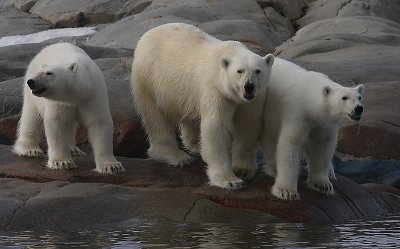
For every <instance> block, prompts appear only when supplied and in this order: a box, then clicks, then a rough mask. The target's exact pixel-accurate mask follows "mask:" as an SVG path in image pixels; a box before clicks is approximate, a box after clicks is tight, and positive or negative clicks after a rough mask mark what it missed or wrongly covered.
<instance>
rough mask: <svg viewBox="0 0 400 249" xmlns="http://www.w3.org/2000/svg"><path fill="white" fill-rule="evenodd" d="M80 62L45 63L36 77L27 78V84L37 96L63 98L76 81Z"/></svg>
mask: <svg viewBox="0 0 400 249" xmlns="http://www.w3.org/2000/svg"><path fill="white" fill-rule="evenodd" d="M77 70H78V63H76V62H72V63H66V64H63V65H52V66H47V65H43V66H42V69H41V70H40V71H39V73H37V74H36V75H35V76H34V77H32V78H29V79H27V81H26V84H27V85H28V87H29V88H30V89H31V91H32V94H33V95H35V96H37V97H45V98H48V99H53V100H61V99H63V98H64V97H65V96H66V95H68V94H67V93H68V92H69V91H70V88H71V85H72V84H73V83H74V82H75V76H76V73H77Z"/></svg>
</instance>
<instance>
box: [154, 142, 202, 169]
mask: <svg viewBox="0 0 400 249" xmlns="http://www.w3.org/2000/svg"><path fill="white" fill-rule="evenodd" d="M148 155H149V157H150V158H152V159H154V160H158V161H162V162H166V163H168V164H169V165H171V166H181V167H183V166H185V165H187V164H190V163H192V162H193V161H194V159H193V158H192V157H191V156H190V155H189V154H188V153H186V152H184V151H181V150H179V149H175V148H170V147H161V146H159V147H152V148H150V149H149V151H148Z"/></svg>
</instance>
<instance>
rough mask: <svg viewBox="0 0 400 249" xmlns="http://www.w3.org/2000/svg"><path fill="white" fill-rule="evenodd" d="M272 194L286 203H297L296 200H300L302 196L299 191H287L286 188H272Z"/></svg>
mask: <svg viewBox="0 0 400 249" xmlns="http://www.w3.org/2000/svg"><path fill="white" fill-rule="evenodd" d="M272 194H273V195H274V196H275V197H277V198H279V199H281V200H285V201H295V200H300V195H299V192H298V191H297V189H286V188H280V187H276V186H273V187H272Z"/></svg>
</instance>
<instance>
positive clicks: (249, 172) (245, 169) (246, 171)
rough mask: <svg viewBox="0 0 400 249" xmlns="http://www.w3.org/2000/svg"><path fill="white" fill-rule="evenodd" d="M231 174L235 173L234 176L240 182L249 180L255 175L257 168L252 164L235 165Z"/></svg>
mask: <svg viewBox="0 0 400 249" xmlns="http://www.w3.org/2000/svg"><path fill="white" fill-rule="evenodd" d="M233 172H235V175H236V176H237V177H239V178H241V179H242V180H250V179H251V178H253V177H254V176H255V175H256V172H257V166H256V165H253V164H251V165H249V164H246V165H244V164H235V165H234V166H233Z"/></svg>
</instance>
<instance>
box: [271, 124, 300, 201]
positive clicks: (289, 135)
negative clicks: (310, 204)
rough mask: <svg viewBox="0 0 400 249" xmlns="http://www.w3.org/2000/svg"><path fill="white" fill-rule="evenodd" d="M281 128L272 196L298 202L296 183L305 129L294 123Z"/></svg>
mask: <svg viewBox="0 0 400 249" xmlns="http://www.w3.org/2000/svg"><path fill="white" fill-rule="evenodd" d="M288 123H290V124H291V125H286V126H284V127H282V130H281V133H280V135H279V139H278V147H277V155H276V178H275V184H274V186H272V194H273V195H274V196H276V197H278V198H279V199H283V200H299V199H300V196H299V193H298V191H297V182H298V177H299V164H300V160H301V155H302V150H303V144H304V133H306V132H305V129H301V128H299V127H297V126H296V125H297V124H296V123H293V125H292V122H288Z"/></svg>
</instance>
